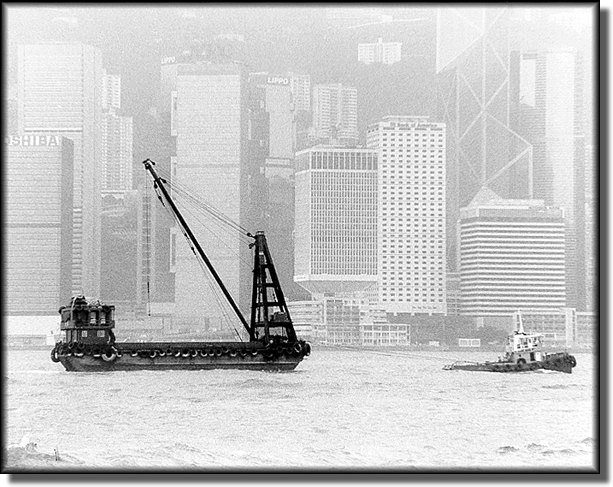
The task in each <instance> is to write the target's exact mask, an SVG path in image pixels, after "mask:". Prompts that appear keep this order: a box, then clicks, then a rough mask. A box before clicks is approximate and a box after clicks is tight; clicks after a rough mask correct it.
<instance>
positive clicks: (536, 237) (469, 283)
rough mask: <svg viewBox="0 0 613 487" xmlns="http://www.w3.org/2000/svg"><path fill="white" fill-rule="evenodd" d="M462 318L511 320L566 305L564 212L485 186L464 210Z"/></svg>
mask: <svg viewBox="0 0 613 487" xmlns="http://www.w3.org/2000/svg"><path fill="white" fill-rule="evenodd" d="M459 234H460V235H459V240H460V251H459V254H460V255H459V261H460V289H461V305H460V310H461V314H463V315H469V316H477V317H482V318H483V317H488V316H510V315H512V314H513V312H515V311H517V310H526V311H528V310H532V311H534V310H538V311H550V310H557V309H559V308H563V307H564V306H565V305H566V292H565V276H564V268H565V256H564V252H565V250H564V237H565V229H564V210H563V209H561V208H555V207H547V206H545V205H544V202H543V200H509V199H502V198H500V197H499V196H498V195H497V194H495V193H494V192H493V191H491V190H489V189H487V188H483V189H482V190H481V191H480V192H479V193H478V194H477V195H476V196H475V198H474V199H473V201H472V202H471V203H470V205H469V206H467V207H465V208H462V209H461V211H460V222H459Z"/></svg>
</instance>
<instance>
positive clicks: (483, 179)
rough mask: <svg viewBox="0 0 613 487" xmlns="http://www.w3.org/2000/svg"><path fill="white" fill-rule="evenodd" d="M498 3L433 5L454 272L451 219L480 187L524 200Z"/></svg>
mask: <svg viewBox="0 0 613 487" xmlns="http://www.w3.org/2000/svg"><path fill="white" fill-rule="evenodd" d="M509 16H510V9H508V8H505V7H486V8H468V9H467V8H440V9H438V12H437V47H436V49H437V54H436V70H437V73H438V96H439V106H440V110H441V114H442V115H443V116H444V121H445V123H446V125H447V162H448V164H447V235H448V239H447V246H448V258H449V267H450V270H451V271H457V269H458V265H459V263H458V262H457V260H456V257H457V248H458V242H457V240H456V237H457V229H456V226H457V222H458V218H459V212H460V208H463V207H465V206H467V205H468V204H469V203H470V202H471V200H472V199H473V198H474V197H475V195H476V194H477V193H478V192H479V190H480V189H481V188H482V187H484V186H487V187H488V188H491V189H492V190H494V191H495V192H496V193H497V194H499V195H500V196H501V197H503V198H531V197H532V196H533V195H532V145H531V144H530V142H529V141H527V140H526V139H525V138H524V137H522V136H521V135H520V134H518V133H517V132H516V131H515V129H514V128H513V126H512V123H511V113H512V112H513V110H514V109H515V107H516V99H515V98H514V97H513V90H512V71H511V69H510V61H509Z"/></svg>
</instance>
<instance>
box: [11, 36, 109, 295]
mask: <svg viewBox="0 0 613 487" xmlns="http://www.w3.org/2000/svg"><path fill="white" fill-rule="evenodd" d="M17 59H18V68H17V79H18V83H17V85H18V90H17V102H18V123H17V125H18V129H19V133H20V134H22V135H24V136H26V135H31V134H48V135H61V136H64V137H67V138H70V139H71V140H72V141H73V143H74V171H73V172H72V174H73V177H74V182H73V188H74V199H73V205H74V206H73V219H72V223H73V232H72V237H73V244H72V254H71V260H72V265H73V269H72V279H73V282H72V293H73V294H85V295H86V296H89V297H98V296H99V295H100V205H101V201H100V198H101V193H100V189H101V177H102V170H101V169H102V130H101V118H102V54H101V52H100V50H99V49H96V48H94V47H91V46H87V45H84V44H76V43H75V44H69V43H49V44H35V45H20V46H19V47H18V57H17Z"/></svg>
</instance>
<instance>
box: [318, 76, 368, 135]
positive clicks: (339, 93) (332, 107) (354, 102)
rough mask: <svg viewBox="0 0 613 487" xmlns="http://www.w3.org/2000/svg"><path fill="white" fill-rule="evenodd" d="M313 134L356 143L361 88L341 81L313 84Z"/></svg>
mask: <svg viewBox="0 0 613 487" xmlns="http://www.w3.org/2000/svg"><path fill="white" fill-rule="evenodd" d="M313 135H314V136H315V137H317V138H318V139H323V140H326V139H327V140H328V141H336V142H337V143H341V144H343V145H355V144H356V143H357V140H358V90H357V89H356V88H354V87H351V86H343V85H342V84H341V83H331V84H326V85H315V86H314V87H313Z"/></svg>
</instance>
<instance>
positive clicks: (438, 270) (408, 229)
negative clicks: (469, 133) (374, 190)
mask: <svg viewBox="0 0 613 487" xmlns="http://www.w3.org/2000/svg"><path fill="white" fill-rule="evenodd" d="M445 143H446V142H445V124H442V123H431V122H428V120H427V118H422V117H411V116H390V117H385V118H384V119H383V120H382V121H381V122H378V123H375V124H371V125H370V126H369V128H368V133H367V146H368V147H369V148H371V149H375V150H376V151H377V154H378V205H377V222H378V223H377V225H378V226H377V271H378V272H377V274H378V293H379V302H380V303H381V304H383V305H384V306H385V307H386V309H387V311H388V312H392V313H408V314H422V313H425V314H439V313H442V314H445V313H446V311H447V307H446V282H445V281H446V249H445V235H446V231H445V163H446V161H445Z"/></svg>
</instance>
